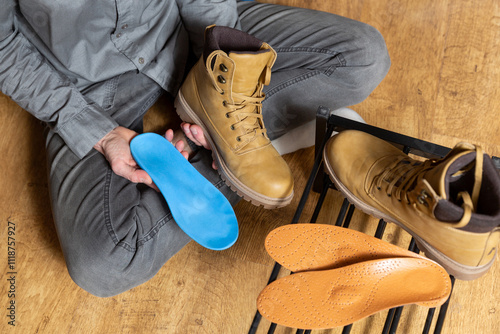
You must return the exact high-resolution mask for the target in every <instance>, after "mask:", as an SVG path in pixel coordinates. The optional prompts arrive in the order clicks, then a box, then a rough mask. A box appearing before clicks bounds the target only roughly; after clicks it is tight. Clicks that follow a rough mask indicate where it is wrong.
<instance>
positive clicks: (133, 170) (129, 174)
mask: <svg viewBox="0 0 500 334" xmlns="http://www.w3.org/2000/svg"><path fill="white" fill-rule="evenodd" d="M111 168H112V169H113V172H115V174H116V175H119V176H121V177H123V178H126V179H127V180H129V181H130V182H133V183H144V184H145V185H147V186H149V187H151V188H153V189H154V190H156V191H159V189H158V187H157V186H156V185H155V184H154V182H153V180H152V179H151V177H150V176H149V175H148V173H147V172H146V171H144V170H142V169H140V168H139V167H138V166H137V164H136V163H135V161H134V160H131V161H130V160H128V161H125V160H122V159H119V160H116V161H113V162H112V163H111Z"/></svg>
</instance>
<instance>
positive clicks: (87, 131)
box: [54, 105, 118, 159]
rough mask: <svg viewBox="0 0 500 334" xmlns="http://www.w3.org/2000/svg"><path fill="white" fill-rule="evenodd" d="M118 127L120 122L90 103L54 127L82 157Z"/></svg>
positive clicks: (72, 149)
mask: <svg viewBox="0 0 500 334" xmlns="http://www.w3.org/2000/svg"><path fill="white" fill-rule="evenodd" d="M116 127H118V123H117V122H116V121H115V120H113V119H112V118H111V116H109V115H107V114H106V113H104V112H101V111H100V110H98V109H97V108H96V106H95V105H89V106H87V107H86V108H85V109H83V110H82V111H81V112H80V113H78V114H77V115H75V116H74V117H72V118H71V119H70V120H69V121H67V122H65V123H64V124H63V125H62V126H59V127H58V128H57V129H54V130H55V132H57V133H58V134H59V135H60V136H61V137H62V139H63V140H64V142H65V143H66V145H68V147H69V148H70V149H71V151H73V153H75V154H76V155H77V156H78V157H79V158H80V159H82V158H83V157H85V156H86V155H87V154H88V153H89V152H90V151H91V150H92V148H93V147H94V145H95V144H96V143H97V142H98V141H99V140H101V139H102V138H103V137H104V136H105V135H106V134H108V133H109V132H110V131H111V130H113V129H114V128H116Z"/></svg>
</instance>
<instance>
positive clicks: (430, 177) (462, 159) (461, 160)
mask: <svg viewBox="0 0 500 334" xmlns="http://www.w3.org/2000/svg"><path fill="white" fill-rule="evenodd" d="M475 158H476V154H475V152H471V151H465V152H460V153H458V154H453V151H452V152H451V153H450V154H449V155H448V158H446V159H444V161H443V162H441V163H440V164H439V165H437V166H436V167H434V168H433V169H431V170H429V171H428V172H426V174H425V176H424V178H425V179H426V180H427V182H428V183H429V185H430V186H431V187H432V188H433V189H434V191H435V192H436V193H437V194H438V195H439V196H440V197H441V198H443V199H446V200H451V201H454V200H455V199H454V198H450V196H453V194H450V185H451V184H452V183H453V182H459V183H460V182H462V181H461V180H465V181H463V183H471V182H470V181H471V180H472V184H463V185H461V188H462V187H463V190H466V189H468V188H470V193H471V194H472V187H473V186H474V183H473V180H474V178H473V176H472V178H470V177H468V178H465V177H464V175H465V174H467V173H472V174H474V164H471V162H473V161H474V160H475ZM467 180H468V181H467Z"/></svg>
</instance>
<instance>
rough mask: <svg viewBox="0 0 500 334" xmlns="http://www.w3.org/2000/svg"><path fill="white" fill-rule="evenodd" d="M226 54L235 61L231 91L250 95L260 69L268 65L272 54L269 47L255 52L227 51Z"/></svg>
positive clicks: (255, 84) (256, 82)
mask: <svg viewBox="0 0 500 334" xmlns="http://www.w3.org/2000/svg"><path fill="white" fill-rule="evenodd" d="M228 56H229V58H231V59H232V60H233V61H234V63H235V70H234V78H233V87H232V91H233V92H236V93H240V94H244V95H248V96H252V95H253V94H254V93H255V90H256V89H257V87H258V85H257V84H258V82H259V79H260V76H261V74H262V71H264V69H266V67H268V66H269V65H270V63H271V61H272V59H273V56H274V54H273V53H272V52H271V50H270V49H265V50H261V51H257V52H229V54H228ZM269 67H270V66H269Z"/></svg>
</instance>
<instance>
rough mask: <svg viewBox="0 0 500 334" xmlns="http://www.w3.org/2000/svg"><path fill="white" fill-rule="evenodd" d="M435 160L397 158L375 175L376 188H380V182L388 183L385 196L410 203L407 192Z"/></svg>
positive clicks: (430, 167)
mask: <svg viewBox="0 0 500 334" xmlns="http://www.w3.org/2000/svg"><path fill="white" fill-rule="evenodd" d="M435 162H436V160H433V159H431V160H427V161H425V162H423V163H422V162H419V161H414V160H412V159H410V158H408V157H400V158H398V159H397V160H396V161H395V162H394V163H393V164H392V165H390V166H388V167H387V168H385V169H384V170H383V171H382V173H381V174H380V175H379V176H378V177H377V181H376V183H375V185H376V187H377V189H379V190H381V189H382V182H383V181H385V182H386V183H388V185H387V188H386V193H387V196H389V197H391V196H393V195H394V196H395V198H396V199H397V200H398V201H403V200H405V201H406V203H408V204H411V202H410V198H409V197H408V192H409V191H411V190H413V189H414V188H415V186H416V184H417V183H418V181H420V180H421V179H422V178H423V176H424V174H425V172H426V171H428V170H430V169H432V168H433V167H434V165H435Z"/></svg>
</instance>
